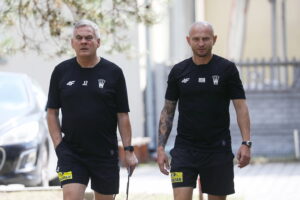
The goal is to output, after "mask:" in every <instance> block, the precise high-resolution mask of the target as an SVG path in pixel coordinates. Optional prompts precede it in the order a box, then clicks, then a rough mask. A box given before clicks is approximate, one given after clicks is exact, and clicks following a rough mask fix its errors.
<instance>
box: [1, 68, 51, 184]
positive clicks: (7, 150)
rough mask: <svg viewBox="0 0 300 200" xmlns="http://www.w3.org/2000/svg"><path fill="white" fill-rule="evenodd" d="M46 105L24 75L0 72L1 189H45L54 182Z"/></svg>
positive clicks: (39, 93)
mask: <svg viewBox="0 0 300 200" xmlns="http://www.w3.org/2000/svg"><path fill="white" fill-rule="evenodd" d="M45 105H46V96H45V94H44V93H43V91H42V90H41V89H40V87H39V86H38V85H37V84H36V83H34V82H33V81H32V80H31V79H30V78H29V77H28V76H27V75H25V74H18V73H9V72H0V184H1V185H8V184H22V185H24V186H46V185H48V183H49V180H50V179H53V178H55V169H54V168H55V159H56V156H55V153H53V152H54V150H53V145H52V144H51V142H49V141H50V137H49V133H48V127H47V123H46V120H45V116H46V112H45ZM49 166H50V168H49Z"/></svg>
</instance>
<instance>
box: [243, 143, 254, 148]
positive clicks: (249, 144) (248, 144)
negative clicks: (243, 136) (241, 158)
mask: <svg viewBox="0 0 300 200" xmlns="http://www.w3.org/2000/svg"><path fill="white" fill-rule="evenodd" d="M242 144H243V145H246V146H247V147H249V148H251V146H252V142H251V141H243V142H242Z"/></svg>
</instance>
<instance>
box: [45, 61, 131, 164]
mask: <svg viewBox="0 0 300 200" xmlns="http://www.w3.org/2000/svg"><path fill="white" fill-rule="evenodd" d="M47 108H54V109H59V108H61V111H62V132H63V133H64V135H65V136H64V138H63V140H64V141H65V142H67V143H68V144H70V146H72V147H73V148H74V149H76V150H77V151H80V152H82V153H88V154H95V155H100V156H102V157H111V158H116V157H117V156H118V155H117V134H116V131H117V130H116V129H117V113H120V112H129V106H128V98H127V90H126V83H125V78H124V75H123V72H122V70H121V68H119V67H118V66H117V65H115V64H114V63H112V62H110V61H108V60H106V59H104V58H101V60H100V62H99V63H98V64H97V65H96V66H95V67H93V68H82V67H80V65H79V64H78V63H77V61H76V58H72V59H69V60H66V61H64V62H62V63H60V64H59V65H58V66H56V67H55V69H54V71H53V73H52V76H51V81H50V88H49V95H48V103H47Z"/></svg>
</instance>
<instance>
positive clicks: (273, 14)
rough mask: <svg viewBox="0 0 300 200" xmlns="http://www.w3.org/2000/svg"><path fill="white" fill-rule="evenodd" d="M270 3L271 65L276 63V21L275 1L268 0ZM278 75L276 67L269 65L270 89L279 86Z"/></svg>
mask: <svg viewBox="0 0 300 200" xmlns="http://www.w3.org/2000/svg"><path fill="white" fill-rule="evenodd" d="M269 1H270V3H271V21H272V22H271V24H272V25H271V26H272V27H271V29H272V32H271V34H272V46H271V47H272V63H275V62H276V61H277V31H276V30H277V20H276V0H269ZM278 75H279V73H278V67H277V66H276V65H273V64H272V65H271V81H272V82H271V83H272V89H274V88H275V86H277V85H278V84H279V76H278Z"/></svg>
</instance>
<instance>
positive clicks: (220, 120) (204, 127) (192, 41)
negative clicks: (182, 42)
mask: <svg viewBox="0 0 300 200" xmlns="http://www.w3.org/2000/svg"><path fill="white" fill-rule="evenodd" d="M186 40H187V42H188V44H189V46H190V47H191V50H192V53H193V56H192V57H191V58H188V59H186V60H183V61H182V62H180V63H178V64H176V65H174V67H173V68H172V70H171V72H170V74H169V77H168V86H167V90H166V95H165V105H164V107H163V109H162V112H161V116H160V122H159V141H158V148H157V156H158V157H157V163H158V165H159V168H160V171H161V172H162V173H163V174H165V175H168V174H169V172H170V173H171V181H172V186H173V194H174V199H175V200H191V199H192V195H193V189H194V188H195V187H196V182H197V178H198V176H200V180H201V181H200V182H201V189H202V192H203V193H207V194H208V200H225V199H226V196H227V195H229V194H233V193H234V182H233V178H234V173H233V159H234V154H233V153H232V148H231V136H230V130H229V124H230V116H229V105H230V100H232V102H233V105H234V108H235V110H236V114H237V122H238V125H239V127H240V131H241V136H242V140H241V146H240V148H239V150H238V152H237V154H236V158H237V160H238V166H239V167H240V168H242V167H245V166H246V165H248V164H249V161H250V158H251V144H252V142H251V141H250V119H249V112H248V107H247V104H246V97H245V92H244V89H243V85H242V82H241V80H240V77H239V72H238V70H237V68H236V66H235V64H234V63H232V62H230V61H229V60H226V59H225V58H222V57H220V56H217V55H215V54H213V53H212V48H213V46H214V44H215V42H216V40H217V36H216V35H215V34H214V30H213V27H212V25H211V24H209V23H208V22H204V21H202V22H196V23H194V24H192V26H191V28H190V30H189V34H188V36H187V37H186ZM177 102H178V111H179V118H178V127H177V136H176V140H175V145H174V148H173V149H172V150H171V151H170V155H171V157H172V159H171V163H170V166H171V168H170V170H169V161H168V156H167V154H166V152H165V145H166V143H167V140H168V137H169V135H170V132H171V129H172V123H173V119H174V113H175V108H176V105H177Z"/></svg>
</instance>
